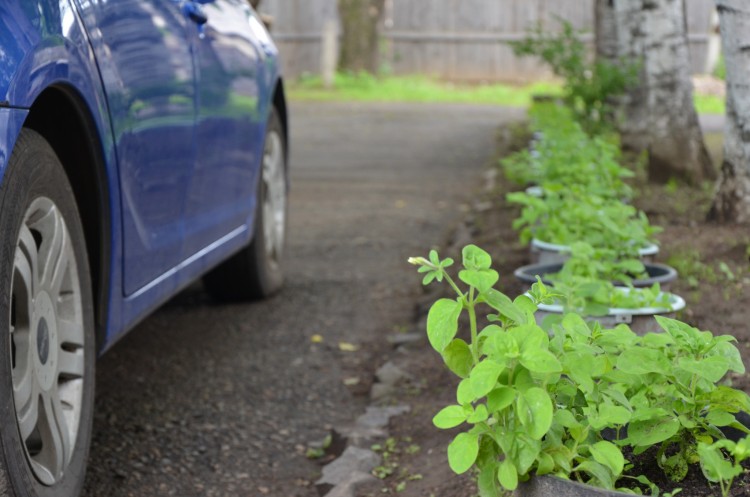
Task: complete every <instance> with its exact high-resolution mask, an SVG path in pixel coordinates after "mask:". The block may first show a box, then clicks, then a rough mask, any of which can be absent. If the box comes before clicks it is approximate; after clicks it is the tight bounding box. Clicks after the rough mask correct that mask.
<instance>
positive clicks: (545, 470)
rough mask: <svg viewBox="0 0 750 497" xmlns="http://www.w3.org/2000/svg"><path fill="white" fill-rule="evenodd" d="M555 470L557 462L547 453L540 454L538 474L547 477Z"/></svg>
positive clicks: (537, 467)
mask: <svg viewBox="0 0 750 497" xmlns="http://www.w3.org/2000/svg"><path fill="white" fill-rule="evenodd" d="M554 470H555V460H554V459H552V456H551V455H549V454H547V453H546V452H542V453H541V454H539V463H538V464H537V466H536V474H538V475H540V476H541V475H547V474H549V473H552V472H553V471H554Z"/></svg>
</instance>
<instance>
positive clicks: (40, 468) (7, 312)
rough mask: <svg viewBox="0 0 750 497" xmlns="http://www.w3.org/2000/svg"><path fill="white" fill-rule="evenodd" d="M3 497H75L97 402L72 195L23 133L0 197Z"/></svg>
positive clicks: (31, 135)
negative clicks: (4, 496) (95, 402)
mask: <svg viewBox="0 0 750 497" xmlns="http://www.w3.org/2000/svg"><path fill="white" fill-rule="evenodd" d="M0 233H2V237H0V337H1V339H0V489H2V487H3V485H4V486H5V493H2V492H0V494H1V495H6V494H7V495H13V496H18V497H21V496H24V497H25V496H56V497H58V496H59V497H67V496H76V495H78V494H79V493H80V491H81V487H82V485H83V478H84V474H85V467H86V459H87V455H88V448H89V443H90V439H91V424H92V412H93V395H94V360H95V339H94V316H93V305H92V302H93V300H92V295H91V278H90V272H89V266H88V259H87V255H86V245H85V239H84V233H83V228H82V226H81V221H80V216H79V213H78V209H77V207H76V202H75V197H74V195H73V191H72V188H71V186H70V183H69V181H68V178H67V176H66V174H65V171H64V169H63V167H62V165H61V164H60V161H59V159H58V158H57V156H56V155H55V153H54V151H53V150H52V148H51V147H50V146H49V144H48V143H47V142H46V141H45V140H44V138H42V137H41V136H40V135H39V134H37V133H35V132H34V131H31V130H26V129H24V130H23V131H22V132H21V135H20V137H19V139H18V141H17V142H16V146H15V148H14V151H13V154H12V155H11V158H10V160H9V162H8V167H7V169H6V172H5V176H4V178H3V182H2V187H0Z"/></svg>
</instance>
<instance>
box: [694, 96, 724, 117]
mask: <svg viewBox="0 0 750 497" xmlns="http://www.w3.org/2000/svg"><path fill="white" fill-rule="evenodd" d="M693 102H695V110H696V111H698V114H724V112H725V111H726V106H725V99H724V98H723V97H717V96H716V95H694V96H693Z"/></svg>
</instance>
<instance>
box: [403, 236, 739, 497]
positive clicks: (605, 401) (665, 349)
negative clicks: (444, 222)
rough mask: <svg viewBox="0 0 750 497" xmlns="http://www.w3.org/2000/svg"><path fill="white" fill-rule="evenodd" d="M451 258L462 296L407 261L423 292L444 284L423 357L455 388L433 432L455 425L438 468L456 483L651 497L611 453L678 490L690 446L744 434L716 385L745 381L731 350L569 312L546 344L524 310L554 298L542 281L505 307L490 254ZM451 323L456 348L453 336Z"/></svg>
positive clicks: (678, 331) (440, 266) (676, 333)
mask: <svg viewBox="0 0 750 497" xmlns="http://www.w3.org/2000/svg"><path fill="white" fill-rule="evenodd" d="M462 256H463V261H462V266H463V269H461V270H460V271H459V272H458V278H459V280H460V282H461V283H462V284H463V285H465V286H466V288H465V289H462V288H461V287H460V286H459V284H458V283H457V282H456V281H455V280H454V279H453V278H451V276H450V275H449V273H448V271H447V268H449V267H450V266H452V265H453V260H451V259H442V260H441V259H440V258H439V256H438V254H437V253H436V252H435V251H431V252H430V254H429V257H428V258H423V257H415V258H411V259H409V262H411V263H412V264H415V265H416V266H418V267H419V272H420V273H423V274H424V278H423V283H424V284H430V283H431V282H433V281H440V282H442V281H445V282H446V283H447V284H448V285H449V286H450V287H451V288H452V289H453V290H454V292H455V294H456V295H455V298H453V299H449V298H441V299H439V300H437V301H436V302H435V303H434V304H433V305H432V307H431V309H430V311H429V314H428V317H427V336H428V339H429V342H430V344H431V345H432V347H433V348H434V349H435V350H436V351H437V352H438V353H440V354H441V356H442V358H443V360H444V361H445V364H446V366H447V367H448V368H449V369H450V370H451V371H452V372H453V373H455V374H456V375H457V376H459V377H460V378H461V382H460V383H459V385H458V389H457V392H456V400H457V403H456V404H454V405H450V406H447V407H445V408H444V409H442V410H441V411H440V412H438V413H437V414H436V415H435V417H434V419H433V422H434V424H435V425H436V426H437V427H438V428H443V429H448V428H454V427H457V426H460V425H464V424H466V425H468V428H467V430H466V431H464V432H462V433H459V434H458V435H457V436H456V437H455V438H454V440H453V441H452V442H451V443H450V445H449V447H448V462H449V464H450V467H451V468H452V469H453V470H454V471H455V472H456V473H464V472H466V471H468V470H469V469H471V468H472V467H476V469H477V471H478V483H479V490H480V494H481V495H483V496H497V495H499V494H500V493H501V492H502V491H503V489H508V490H512V489H514V488H516V486H517V485H518V483H519V481H524V480H527V479H528V478H529V476H530V475H531V474H537V475H543V474H553V475H556V476H560V477H563V478H574V479H577V480H579V481H582V482H586V483H590V484H593V485H596V486H601V487H604V488H610V489H613V488H619V489H622V490H626V491H630V492H634V491H639V489H640V486H642V485H645V486H646V488H650V489H651V491H652V495H658V489H655V487H654V486H653V484H651V483H650V482H649V481H648V480H647V479H646V478H645V477H644V476H642V475H629V474H627V470H628V468H630V465H629V463H628V461H626V459H625V457H624V456H623V453H622V448H623V447H630V448H631V450H633V451H634V452H635V453H643V452H644V451H645V450H646V449H648V448H650V447H658V448H659V450H658V454H657V463H658V464H659V465H660V466H661V467H662V468H664V469H665V471H666V472H667V474H669V475H670V476H671V477H672V478H673V479H675V480H680V479H681V478H683V477H684V473H683V469H684V468H686V467H687V465H688V464H692V463H696V462H698V461H699V460H700V455H699V454H698V443H699V442H704V443H713V442H714V441H716V440H722V439H724V437H723V434H722V433H721V431H720V430H719V427H722V426H734V427H736V428H739V429H744V430H745V431H747V430H746V429H745V428H744V427H743V426H742V425H739V423H737V422H736V420H735V418H734V413H736V412H738V411H740V410H743V411H747V410H749V409H750V399H749V398H748V396H747V395H746V394H744V393H743V392H741V391H737V390H734V389H732V388H730V387H725V386H717V385H716V382H717V381H719V380H720V379H721V377H723V376H724V374H725V373H726V372H727V371H729V370H733V371H737V372H743V371H744V367H743V365H742V361H741V359H740V357H739V352H738V351H737V349H736V348H735V347H734V346H733V345H732V344H731V343H730V342H731V341H732V340H733V338H732V337H728V336H719V337H714V336H713V335H712V334H711V333H709V332H700V331H698V330H696V329H694V328H691V327H689V326H687V325H685V324H683V323H680V322H679V321H674V320H669V319H662V318H658V320H659V324H660V326H661V327H662V328H663V329H664V331H665V333H661V334H655V333H650V334H647V335H645V336H643V337H639V336H637V335H636V334H635V333H633V332H632V331H631V330H630V329H629V328H627V327H626V326H624V325H621V326H618V327H617V328H615V329H613V330H603V329H601V327H600V326H598V325H597V324H593V325H589V324H587V323H586V322H584V320H583V319H582V318H581V317H580V316H578V315H577V314H574V313H570V314H567V315H566V316H565V317H564V318H563V320H562V321H561V323H560V324H559V325H558V326H556V327H555V329H554V334H553V335H552V337H550V336H549V335H548V334H547V333H546V332H545V331H543V330H542V329H541V328H540V327H539V326H537V325H536V322H535V318H534V312H535V310H536V304H537V303H539V302H545V301H550V300H551V299H554V298H555V297H556V295H555V294H554V293H552V292H550V290H549V289H547V288H546V287H545V286H544V285H543V284H542V283H541V281H539V282H537V283H536V284H535V285H534V286H533V287H532V289H531V291H530V292H529V293H528V294H527V295H522V296H520V297H517V298H516V299H515V300H511V299H510V298H508V297H507V296H505V295H504V294H502V293H501V292H499V291H497V290H495V289H494V288H493V287H494V285H495V284H496V283H497V281H498V279H499V276H498V273H497V272H496V271H494V270H493V269H492V268H491V263H492V261H491V258H490V256H489V254H487V253H486V252H484V251H483V250H481V249H480V248H478V247H476V246H474V245H469V246H467V247H465V248H464V249H463V252H462ZM479 309H485V310H486V311H487V314H486V315H485V317H484V319H480V316H479V315H478V310H479ZM463 314H466V315H467V316H468V323H469V338H468V340H469V341H468V342H467V341H465V340H464V339H463V338H459V337H457V334H458V332H459V323H460V322H461V321H460V317H461V315H463ZM480 328H481V331H480ZM606 430H610V431H612V433H613V434H614V436H612V437H605V436H604V435H603V433H605V432H606ZM633 486H635V487H636V489H635V490H633V489H632V488H631V487H633Z"/></svg>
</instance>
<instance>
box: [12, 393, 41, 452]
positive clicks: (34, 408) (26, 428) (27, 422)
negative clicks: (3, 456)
mask: <svg viewBox="0 0 750 497" xmlns="http://www.w3.org/2000/svg"><path fill="white" fill-rule="evenodd" d="M35 390H36V389H35V388H32V395H31V398H30V402H28V403H27V405H26V409H25V410H23V411H20V410H19V411H16V412H17V413H18V431H19V432H21V440H23V441H26V439H27V438H29V435H31V433H32V432H33V431H34V428H36V425H37V422H38V421H39V394H38V392H36V391H35ZM16 408H18V406H16Z"/></svg>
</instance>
